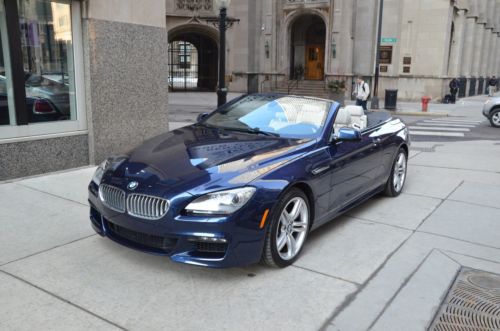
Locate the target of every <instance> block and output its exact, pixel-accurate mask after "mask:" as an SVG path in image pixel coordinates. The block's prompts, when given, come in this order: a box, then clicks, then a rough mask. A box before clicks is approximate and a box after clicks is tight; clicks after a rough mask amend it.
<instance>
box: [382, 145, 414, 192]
mask: <svg viewBox="0 0 500 331" xmlns="http://www.w3.org/2000/svg"><path fill="white" fill-rule="evenodd" d="M407 163H408V158H407V155H406V151H405V150H404V149H403V148H400V149H399V151H398V153H397V154H396V157H395V158H394V162H393V163H392V169H391V175H390V176H389V179H388V180H387V183H386V185H385V191H384V194H385V195H386V196H388V197H397V196H398V195H400V194H401V192H402V191H403V187H404V185H405V182H406V168H407Z"/></svg>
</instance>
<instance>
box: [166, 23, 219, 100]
mask: <svg viewBox="0 0 500 331" xmlns="http://www.w3.org/2000/svg"><path fill="white" fill-rule="evenodd" d="M215 40H217V39H216V35H215V34H214V33H213V32H212V31H211V30H208V31H206V30H204V29H203V28H200V27H199V26H194V27H192V26H184V27H179V28H176V29H172V30H171V31H169V44H168V63H169V70H168V71H169V72H168V82H169V88H170V90H171V91H215V89H216V86H217V68H218V46H217V42H216V41H215Z"/></svg>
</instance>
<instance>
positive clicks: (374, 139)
mask: <svg viewBox="0 0 500 331" xmlns="http://www.w3.org/2000/svg"><path fill="white" fill-rule="evenodd" d="M381 142H382V139H380V138H373V145H375V146H378V145H380V143H381Z"/></svg>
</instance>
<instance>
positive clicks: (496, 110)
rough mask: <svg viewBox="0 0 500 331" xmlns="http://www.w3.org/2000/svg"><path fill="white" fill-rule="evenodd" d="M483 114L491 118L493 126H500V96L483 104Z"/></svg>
mask: <svg viewBox="0 0 500 331" xmlns="http://www.w3.org/2000/svg"><path fill="white" fill-rule="evenodd" d="M483 115H484V116H486V118H488V119H489V120H490V123H491V125H492V126H494V127H496V128H500V96H495V97H491V98H488V100H486V102H485V103H484V106H483Z"/></svg>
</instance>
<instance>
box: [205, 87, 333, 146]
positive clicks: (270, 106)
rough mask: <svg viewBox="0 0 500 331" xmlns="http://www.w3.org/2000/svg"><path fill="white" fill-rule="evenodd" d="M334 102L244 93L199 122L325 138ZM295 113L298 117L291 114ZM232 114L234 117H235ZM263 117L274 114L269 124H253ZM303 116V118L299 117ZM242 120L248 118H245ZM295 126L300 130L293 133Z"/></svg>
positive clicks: (239, 129) (237, 129) (279, 134)
mask: <svg viewBox="0 0 500 331" xmlns="http://www.w3.org/2000/svg"><path fill="white" fill-rule="evenodd" d="M252 103H253V105H252ZM332 105H333V101H331V100H325V99H318V98H308V97H302V96H292V95H277V94H250V95H243V96H241V97H239V98H236V99H234V100H232V101H230V102H228V103H226V104H225V105H223V106H221V107H219V108H217V109H216V110H215V111H214V112H212V113H210V114H209V115H208V116H206V117H205V118H204V119H203V120H202V121H200V122H199V123H198V124H200V125H204V126H207V127H212V128H216V129H220V130H227V131H235V132H245V133H249V134H262V135H267V136H276V137H281V138H287V139H317V138H320V137H322V135H323V133H324V131H325V128H326V126H327V122H328V115H329V113H330V111H331V109H332ZM245 106H247V107H248V106H249V108H248V109H244V108H245ZM308 108H309V109H308ZM238 113H239V114H238ZM292 113H293V115H294V116H293V115H292V116H291V115H290V114H292ZM231 114H233V115H234V116H232V117H231V116H230V115H231ZM224 116H227V120H224ZM262 117H269V118H271V117H272V119H271V120H269V122H268V123H267V125H252V123H257V122H258V121H260V122H261V124H262V122H266V119H263V118H262ZM290 117H292V118H293V117H294V119H293V120H290ZM299 117H300V118H301V120H299V119H297V118H299ZM242 119H244V120H243V121H242ZM221 120H222V121H221ZM293 121H295V123H293ZM272 122H274V123H272ZM290 123H291V124H290ZM286 124H288V125H286ZM293 126H294V127H293ZM293 129H296V131H295V132H291V131H292V130H293Z"/></svg>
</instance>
